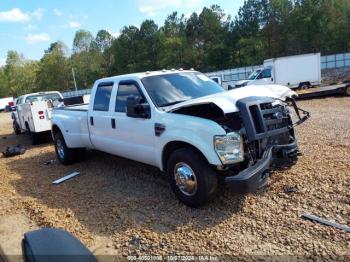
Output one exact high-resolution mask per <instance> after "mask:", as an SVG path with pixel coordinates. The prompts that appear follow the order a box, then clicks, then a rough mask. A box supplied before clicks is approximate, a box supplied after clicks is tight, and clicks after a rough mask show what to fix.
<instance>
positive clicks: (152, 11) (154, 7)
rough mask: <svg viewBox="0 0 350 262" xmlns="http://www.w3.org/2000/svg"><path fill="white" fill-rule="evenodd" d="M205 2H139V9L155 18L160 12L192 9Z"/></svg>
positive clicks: (176, 0)
mask: <svg viewBox="0 0 350 262" xmlns="http://www.w3.org/2000/svg"><path fill="white" fill-rule="evenodd" d="M202 2H203V0H172V1H164V0H139V2H138V8H139V11H140V12H141V13H145V14H147V15H148V16H155V15H156V14H157V13H158V12H160V11H162V10H164V9H167V8H191V7H196V6H198V5H199V4H201V3H202Z"/></svg>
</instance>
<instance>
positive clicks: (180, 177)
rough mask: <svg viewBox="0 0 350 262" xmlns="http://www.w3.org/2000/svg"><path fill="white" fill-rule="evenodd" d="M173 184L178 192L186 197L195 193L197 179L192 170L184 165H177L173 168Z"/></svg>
mask: <svg viewBox="0 0 350 262" xmlns="http://www.w3.org/2000/svg"><path fill="white" fill-rule="evenodd" d="M174 176H175V182H176V185H177V187H178V188H179V190H180V191H181V192H182V193H183V194H185V195H186V196H193V195H194V194H196V192H197V178H196V175H195V173H194V172H193V170H192V168H191V167H190V166H189V165H187V164H186V163H183V162H181V163H177V164H176V165H175V168H174Z"/></svg>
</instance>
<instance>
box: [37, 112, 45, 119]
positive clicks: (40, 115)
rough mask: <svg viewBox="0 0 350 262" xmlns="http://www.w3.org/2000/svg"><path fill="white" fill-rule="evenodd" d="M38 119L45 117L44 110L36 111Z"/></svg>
mask: <svg viewBox="0 0 350 262" xmlns="http://www.w3.org/2000/svg"><path fill="white" fill-rule="evenodd" d="M38 114H39V119H45V116H44V111H38Z"/></svg>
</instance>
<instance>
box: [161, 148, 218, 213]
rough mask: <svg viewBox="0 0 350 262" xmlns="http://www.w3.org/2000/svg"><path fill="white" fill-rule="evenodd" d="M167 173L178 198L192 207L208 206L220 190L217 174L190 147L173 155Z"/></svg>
mask: <svg viewBox="0 0 350 262" xmlns="http://www.w3.org/2000/svg"><path fill="white" fill-rule="evenodd" d="M167 173H168V177H169V182H170V186H171V188H172V190H173V191H174V193H175V195H176V196H177V198H178V199H179V200H180V201H181V202H183V203H184V204H185V205H187V206H190V207H200V206H202V205H204V204H206V203H207V202H208V201H209V200H210V199H211V198H212V197H213V196H214V195H215V193H216V191H217V188H218V175H217V173H216V172H215V171H214V170H213V168H212V166H211V165H210V164H209V163H208V162H207V160H206V159H205V158H204V157H203V156H202V155H201V154H200V153H199V152H198V151H196V150H194V149H192V148H190V147H186V148H181V149H178V150H176V151H174V152H173V153H172V154H171V156H170V158H169V160H168V163H167Z"/></svg>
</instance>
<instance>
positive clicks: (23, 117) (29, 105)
mask: <svg viewBox="0 0 350 262" xmlns="http://www.w3.org/2000/svg"><path fill="white" fill-rule="evenodd" d="M61 100H63V97H62V95H61V94H60V93H59V92H56V91H53V92H41V93H32V94H26V95H23V96H21V97H19V98H18V99H17V105H16V109H15V110H16V111H15V112H14V113H13V115H12V118H13V129H14V131H15V133H16V134H17V135H18V134H21V133H23V132H27V133H28V134H29V135H30V137H31V140H32V144H36V143H37V142H38V138H39V135H40V134H42V133H44V132H49V131H50V130H51V111H52V108H53V107H54V106H57V105H59V104H60V103H61Z"/></svg>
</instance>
